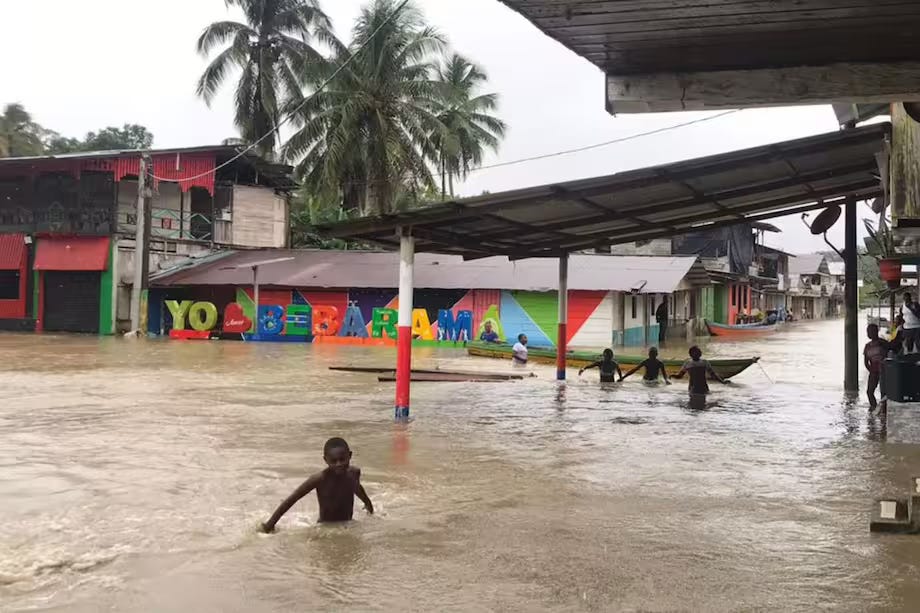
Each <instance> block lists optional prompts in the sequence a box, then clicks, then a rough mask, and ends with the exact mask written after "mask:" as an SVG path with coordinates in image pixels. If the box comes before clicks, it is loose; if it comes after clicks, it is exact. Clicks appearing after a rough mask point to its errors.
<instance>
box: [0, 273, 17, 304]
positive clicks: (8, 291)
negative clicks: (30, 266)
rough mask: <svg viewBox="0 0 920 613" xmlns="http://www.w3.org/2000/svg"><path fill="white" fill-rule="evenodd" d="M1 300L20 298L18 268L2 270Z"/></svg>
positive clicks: (0, 282) (0, 275) (0, 279)
mask: <svg viewBox="0 0 920 613" xmlns="http://www.w3.org/2000/svg"><path fill="white" fill-rule="evenodd" d="M0 300H19V271H18V270H0Z"/></svg>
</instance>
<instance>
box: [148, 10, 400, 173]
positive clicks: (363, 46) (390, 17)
mask: <svg viewBox="0 0 920 613" xmlns="http://www.w3.org/2000/svg"><path fill="white" fill-rule="evenodd" d="M407 4H409V0H403V1H402V2H401V3H400V4H399V6H397V7H396V8H395V9H393V12H392V13H390V14H389V15H388V16H387V18H386V19H384V20H383V22H382V23H381V24H380V25H379V26H377V28H376V29H375V30H374V31H373V32H371V35H370V36H369V37H368V38H367V40H365V41H364V42H363V43H362V44H361V46H360V47H358V50H357V51H355V53H352V54H351V55H350V56H348V59H346V60H345V61H344V62H342V65H341V66H339V67H338V68H336V69H335V71H334V72H333V73H332V74H331V75H329V78H327V79H326V80H325V81H323V82H322V83H320V85H319V87H317V88H316V91H314V92H313V93H312V94H310V95H309V96H307V97H306V98H304V100H303V102H301V103H300V104H298V105H297V107H296V108H295V109H294V110H292V111H291V112H290V113H289V114H288V115H287V116H286V117H284V118H282V119H281V121H280V122H279V123H278V125H277V126H275V127H273V128H272V129H271V130H269V131H268V132H266V133H265V134H263V135H262V136H260V137H259V138H258V139H256V141H255V142H253V143H252V144H250V145H249V146H248V147H246V148H245V149H243V150H242V151H240V152H239V153H237V154H236V155H235V156H233V157H232V158H230V159H229V160H227V161H226V162H224V163H222V164H219V165H217V166H215V167H214V168H212V169H211V170H208V171H206V172H202V173H200V174H197V175H195V176H192V177H183V178H181V179H166V178H163V177H157V176H155V175H151V176H152V177H153V179H155V180H157V181H164V182H167V183H181V182H183V181H194V180H195V179H200V178H201V177H206V176H208V175H209V174H213V173H216V172H217V171H218V170H220V169H221V168H224V167H226V166H229V165H230V164H232V163H233V162H235V161H237V160H238V159H240V158H241V157H243V156H244V155H246V154H247V153H249V152H250V151H252V150H253V149H255V148H256V147H257V146H258V145H259V143H261V142H262V141H263V140H265V139H266V138H268V137H269V136H273V135H274V134H275V133H276V132H277V131H278V130H280V129H281V126H282V125H284V124H285V122H287V121H288V120H289V119H290V118H291V117H293V116H294V115H295V114H297V112H298V111H300V109H302V108H303V107H304V106H305V105H306V104H307V103H308V102H310V101H311V100H312V99H313V98H314V97H316V95H317V94H319V93H320V92H321V91H323V90H324V89H325V88H326V86H328V85H329V83H331V82H332V80H333V79H335V78H336V77H337V76H338V75H339V73H340V72H342V71H343V70H345V68H346V67H347V66H348V65H349V64H351V63H352V62H353V61H354V60H355V58H356V57H357V56H358V54H360V53H361V52H362V51H364V50H365V49H366V48H367V47H368V45H370V44H371V42H373V40H374V39H375V38H376V37H377V34H378V33H379V32H380V31H381V30H382V29H383V28H384V27H385V26H387V25H388V24H389V23H390V22H391V21H393V19H394V18H395V17H396V15H398V14H399V12H400V11H401V10H403V8H404V7H405V6H406V5H407Z"/></svg>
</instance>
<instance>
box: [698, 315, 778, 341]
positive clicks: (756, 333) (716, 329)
mask: <svg viewBox="0 0 920 613" xmlns="http://www.w3.org/2000/svg"><path fill="white" fill-rule="evenodd" d="M778 327H779V324H772V325H764V324H741V325H737V326H729V325H726V324H717V323H715V322H714V321H708V320H707V321H706V328H707V329H708V330H709V334H711V335H712V336H717V337H719V338H726V339H730V340H744V339H748V338H759V337H761V336H767V335H770V334H773V333H774V332H776V329H777V328H778Z"/></svg>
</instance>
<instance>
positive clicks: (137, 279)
mask: <svg viewBox="0 0 920 613" xmlns="http://www.w3.org/2000/svg"><path fill="white" fill-rule="evenodd" d="M149 162H150V156H149V155H148V154H147V153H142V154H141V162H140V169H139V170H138V173H137V211H136V213H135V217H136V221H135V225H136V228H137V230H136V232H135V234H134V283H133V285H132V286H131V331H132V332H135V333H139V332H141V330H140V329H139V328H140V326H141V292H142V291H143V290H144V288H145V287H146V286H147V259H148V253H149V252H148V250H147V211H148V209H149V206H148V204H149V201H150V188H149V187H148V186H147V169H148V166H149Z"/></svg>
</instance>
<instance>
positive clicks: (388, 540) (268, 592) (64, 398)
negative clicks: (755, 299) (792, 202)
mask: <svg viewBox="0 0 920 613" xmlns="http://www.w3.org/2000/svg"><path fill="white" fill-rule="evenodd" d="M842 329H843V325H842V322H840V321H834V322H824V323H796V324H795V325H794V326H790V327H789V328H788V329H787V330H786V331H783V332H781V333H779V334H777V335H776V336H774V337H771V338H769V339H766V340H763V341H757V342H747V343H732V344H727V343H717V342H713V343H710V344H709V345H708V346H707V347H706V351H707V355H708V356H710V357H715V356H720V355H721V356H749V355H753V354H759V355H761V356H763V366H764V368H765V369H766V371H767V374H765V373H764V372H762V371H761V370H760V369H759V368H756V367H755V368H752V369H750V370H748V371H747V372H746V373H744V374H743V375H742V376H740V377H738V379H737V380H736V384H735V385H733V386H730V387H724V388H723V387H716V388H714V394H713V396H712V397H711V404H710V408H709V409H708V410H706V411H691V410H689V408H688V407H687V406H686V404H687V401H686V391H685V388H684V386H683V385H682V384H676V385H674V386H671V387H670V388H663V387H662V388H655V389H650V388H647V387H644V386H643V385H642V384H641V383H640V382H639V381H638V380H636V381H628V382H627V383H624V384H622V385H617V386H614V387H612V388H609V389H602V388H601V387H600V386H599V385H598V384H597V383H596V374H595V375H594V376H591V377H589V376H587V375H586V376H585V377H583V378H581V379H578V378H577V377H575V372H574V371H571V372H570V375H571V376H572V378H573V381H572V382H571V383H570V384H569V385H568V387H567V388H566V389H565V391H564V392H560V391H559V389H558V388H557V386H556V384H555V383H554V382H553V381H552V380H551V378H552V376H553V372H552V368H551V367H535V371H536V372H537V373H538V375H539V377H537V378H535V379H530V380H526V381H522V382H515V383H489V384H481V383H480V384H454V383H450V384H416V385H415V387H414V390H413V391H414V396H413V407H412V409H413V416H414V417H415V420H414V422H413V423H411V424H410V425H408V426H397V425H394V424H393V423H392V422H391V413H392V396H393V388H392V384H378V383H377V382H376V379H375V377H374V376H373V375H365V374H347V373H345V374H343V373H331V372H329V371H328V370H327V367H328V366H330V365H333V364H343V363H350V364H356V365H357V364H360V365H371V364H381V363H383V364H386V363H391V362H392V360H393V357H392V355H391V354H390V353H388V351H387V350H384V349H379V350H371V351H369V350H364V349H356V348H345V347H328V346H313V347H306V346H295V345H273V344H242V343H232V342H212V343H201V342H187V343H182V342H170V341H139V340H124V339H97V338H89V337H87V338H78V337H61V336H52V335H44V336H17V335H4V336H0V356H2V358H3V359H2V361H0V610H2V611H106V610H109V611H138V612H140V611H144V612H147V611H196V612H207V611H239V612H260V611H292V610H317V611H320V610H321V611H338V610H360V611H365V610H371V611H373V610H381V611H392V610H402V611H492V610H512V611H573V610H588V611H741V610H743V611H750V610H784V611H805V610H808V611H813V610H815V609H840V610H848V611H868V610H878V611H912V610H916V607H917V604H916V603H917V602H920V568H918V562H917V560H918V559H920V537H909V536H873V535H870V534H869V532H868V519H869V518H868V511H869V508H870V503H871V501H872V499H873V498H874V497H875V496H879V495H882V494H886V493H892V492H897V493H903V491H904V489H905V488H906V486H907V483H908V479H909V477H911V476H912V475H913V474H915V473H918V474H920V447H918V446H913V445H905V444H894V443H890V442H887V440H886V432H885V429H884V427H883V425H882V424H879V423H877V422H876V421H874V420H871V419H868V418H867V416H866V408H865V404H864V402H863V401H862V400H861V399H849V398H847V397H845V395H844V394H843V393H842V391H841V388H842V385H841V381H842V377H843V365H842V355H843V341H842ZM672 352H678V350H677V349H673V350H672ZM664 353H665V354H667V353H668V352H664ZM416 364H417V365H427V366H431V365H435V364H440V365H442V366H450V367H462V368H467V369H468V368H479V369H489V370H503V369H506V368H508V366H507V365H506V364H505V363H503V362H495V361H489V360H472V359H469V358H465V357H464V356H463V355H462V354H457V353H455V352H453V351H439V352H432V351H429V352H427V353H421V352H419V353H417V355H416ZM771 379H772V381H771ZM773 381H775V382H773ZM330 436H343V437H345V438H346V439H347V440H348V441H349V442H350V443H351V445H352V447H353V449H354V453H355V456H354V462H355V463H356V464H358V465H359V466H361V467H362V470H363V473H364V482H365V487H366V489H367V491H368V493H369V494H370V496H371V498H372V499H373V500H374V503H375V505H376V506H377V508H378V513H377V514H376V515H374V516H367V515H365V514H364V513H363V512H357V514H356V519H357V521H355V522H353V523H351V524H350V525H346V526H318V525H316V524H315V518H316V515H317V510H316V502H315V498H314V497H312V496H311V497H309V498H307V499H305V500H304V501H303V502H301V503H299V504H298V505H296V506H295V507H294V508H293V509H292V510H291V511H290V512H289V514H288V515H287V516H286V517H285V518H284V519H283V520H282V521H281V523H280V524H279V530H278V533H277V534H274V535H271V536H266V535H261V534H257V532H256V527H257V525H258V524H259V522H260V521H262V520H264V519H266V518H267V516H268V515H269V514H270V513H271V511H272V510H273V509H274V507H275V506H276V504H277V503H278V502H279V501H280V500H281V499H282V498H284V497H285V496H286V495H287V494H288V493H289V492H290V491H291V490H292V489H293V488H294V487H296V486H297V485H298V484H299V483H300V481H301V480H302V479H304V478H305V477H306V475H307V474H308V473H309V472H311V471H314V470H316V469H318V468H320V467H321V462H322V459H321V448H322V444H323V441H324V440H325V439H326V438H328V437H330Z"/></svg>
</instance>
